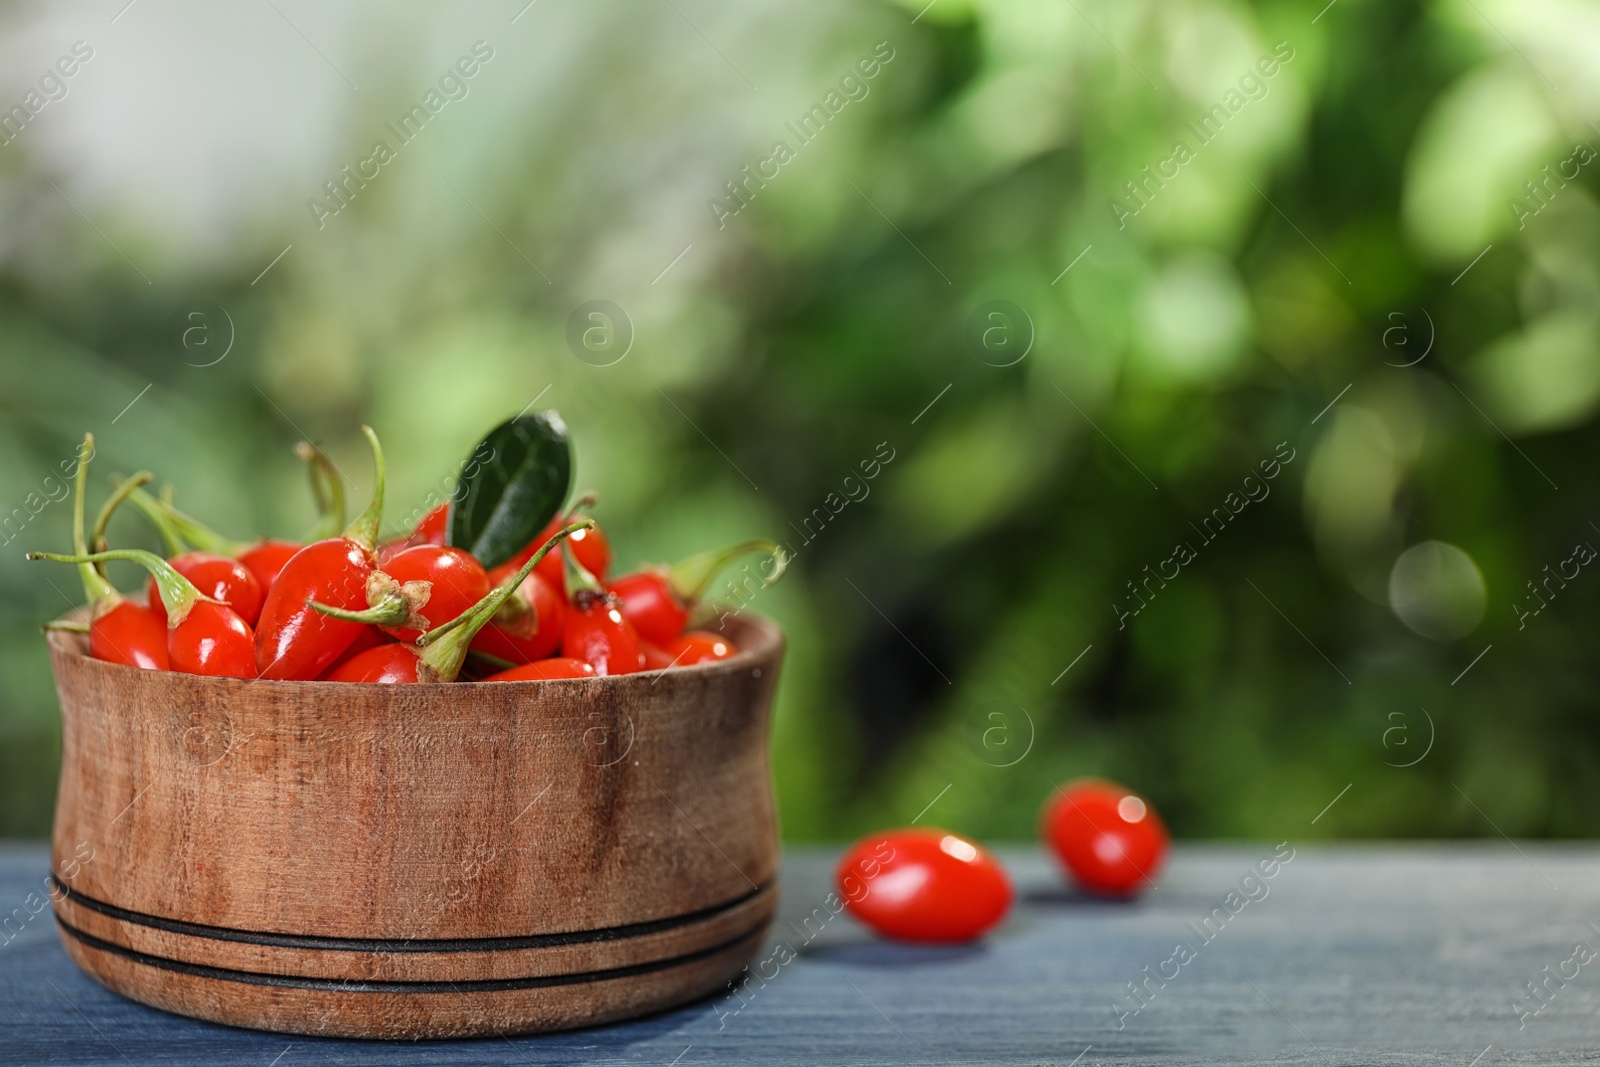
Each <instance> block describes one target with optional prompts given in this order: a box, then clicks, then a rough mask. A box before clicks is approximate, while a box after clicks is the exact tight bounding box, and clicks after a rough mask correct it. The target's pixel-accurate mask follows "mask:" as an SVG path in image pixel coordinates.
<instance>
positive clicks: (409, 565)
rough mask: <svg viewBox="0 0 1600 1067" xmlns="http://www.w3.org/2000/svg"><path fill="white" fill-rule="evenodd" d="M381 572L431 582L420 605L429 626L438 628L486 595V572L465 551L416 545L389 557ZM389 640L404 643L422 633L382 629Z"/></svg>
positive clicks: (404, 579) (399, 579)
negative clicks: (386, 633) (424, 600)
mask: <svg viewBox="0 0 1600 1067" xmlns="http://www.w3.org/2000/svg"><path fill="white" fill-rule="evenodd" d="M383 571H384V573H385V574H387V575H388V576H389V577H391V578H393V579H394V580H395V581H397V582H399V583H401V584H402V585H404V584H405V583H406V582H430V583H432V585H433V588H432V589H431V590H430V591H429V593H428V601H427V603H426V604H424V605H423V606H422V615H423V617H424V618H426V619H427V620H428V623H429V626H430V627H433V626H441V625H443V624H444V623H447V622H449V621H450V620H451V619H454V618H455V617H456V616H458V615H460V614H461V613H462V612H463V611H466V610H467V609H468V608H470V607H472V605H474V604H476V603H477V602H478V601H480V600H482V599H483V598H484V597H486V596H488V595H489V588H490V586H489V573H488V572H487V571H485V570H484V569H483V564H481V563H479V562H478V561H477V560H476V559H474V558H473V557H472V555H471V554H470V553H468V552H465V551H463V550H462V549H459V548H446V547H444V546H443V545H417V546H415V547H414V548H408V549H406V550H405V551H404V552H401V553H399V554H397V555H395V556H393V557H391V558H390V560H389V562H387V563H385V564H384V565H383ZM384 630H386V631H387V632H388V633H389V634H390V635H391V636H392V637H394V638H396V639H398V640H400V641H404V642H406V643H407V644H410V643H412V642H415V641H416V639H417V638H418V637H421V636H422V631H421V630H418V629H415V628H411V627H405V626H385V627H384Z"/></svg>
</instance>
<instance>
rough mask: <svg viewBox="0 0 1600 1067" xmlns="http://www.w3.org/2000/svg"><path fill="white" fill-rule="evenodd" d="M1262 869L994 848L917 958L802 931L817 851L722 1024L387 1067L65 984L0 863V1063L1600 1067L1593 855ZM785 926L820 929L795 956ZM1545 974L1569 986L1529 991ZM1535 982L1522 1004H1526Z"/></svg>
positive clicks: (635, 1026) (829, 924) (788, 878)
mask: <svg viewBox="0 0 1600 1067" xmlns="http://www.w3.org/2000/svg"><path fill="white" fill-rule="evenodd" d="M1272 851H1273V850H1272V846H1270V845H1262V846H1254V845H1251V846H1226V847H1214V846H1187V847H1184V848H1181V849H1179V850H1178V852H1177V854H1176V856H1175V858H1174V861H1173V863H1172V865H1171V866H1170V868H1169V870H1168V871H1167V872H1166V874H1165V875H1164V876H1163V877H1162V878H1161V879H1160V882H1161V885H1160V888H1159V889H1158V890H1156V891H1154V892H1152V893H1151V894H1149V895H1148V896H1147V897H1146V898H1145V899H1144V900H1143V901H1141V902H1139V903H1137V904H1132V905H1124V904H1108V903H1100V902H1093V901H1088V900H1085V899H1082V898H1079V897H1077V896H1075V895H1073V894H1071V893H1069V892H1066V891H1064V890H1063V889H1062V888H1061V882H1060V880H1059V879H1058V877H1057V876H1056V874H1055V872H1054V870H1053V869H1052V868H1051V866H1050V864H1049V863H1047V862H1046V861H1045V859H1044V858H1043V857H1041V856H1040V855H1038V854H1037V853H1036V852H1034V851H1032V850H1028V849H1016V850H1003V854H1004V856H1005V858H1006V861H1007V864H1008V866H1009V867H1010V869H1011V871H1012V872H1013V875H1014V877H1015V879H1016V881H1017V884H1018V889H1019V897H1020V900H1019V906H1018V907H1017V909H1016V910H1015V912H1014V913H1013V914H1012V916H1011V917H1010V919H1009V920H1008V921H1007V923H1006V925H1005V926H1004V927H1003V928H1002V929H1001V930H1000V931H999V932H998V933H997V934H996V935H995V936H993V937H992V938H991V939H990V940H989V941H987V942H986V943H984V944H981V945H978V946H973V947H965V948H943V949H936V948H917V947H910V946H901V945H893V944H886V943H883V942H879V941H876V940H875V939H873V938H872V937H871V936H870V935H868V934H867V933H866V932H865V931H864V930H863V929H862V928H860V927H859V926H857V925H855V924H854V923H853V922H851V920H850V919H849V918H848V917H846V916H841V917H838V918H832V919H829V920H828V921H826V922H823V921H821V919H819V918H817V917H815V916H817V915H818V914H820V915H821V916H822V917H824V918H826V917H827V916H828V912H827V909H826V908H825V907H824V906H823V901H824V897H825V894H826V893H827V891H828V884H829V871H830V869H831V863H832V860H833V858H834V857H835V855H836V853H835V852H832V851H816V850H791V851H790V853H789V855H788V857H787V859H786V861H785V866H784V879H785V882H784V900H783V906H782V909H781V915H782V918H781V919H780V922H779V926H778V929H777V931H776V934H775V937H776V939H777V940H783V941H786V942H787V943H788V944H790V945H791V946H793V947H794V948H795V949H797V950H798V956H797V958H796V959H795V960H794V961H793V962H792V963H789V964H788V965H787V966H783V967H781V968H777V969H776V977H775V978H773V979H772V980H770V981H768V982H766V983H765V985H764V987H763V986H759V985H756V984H754V983H752V985H751V987H750V989H749V990H748V991H747V993H746V995H745V997H744V998H743V1000H742V1001H741V999H740V998H737V997H723V998H718V999H716V1000H713V1001H709V1002H704V1003H701V1004H698V1005H693V1006H691V1007H688V1008H685V1009H682V1010H679V1011H674V1012H670V1013H667V1014H665V1015H661V1016H657V1017H654V1018H650V1019H645V1020H641V1021H638V1022H634V1023H630V1024H627V1025H622V1026H614V1027H609V1028H604V1029H597V1030H587V1031H577V1032H573V1033H566V1034H557V1035H551V1036H546V1037H535V1038H518V1039H515V1040H507V1039H496V1040H489V1041H469V1042H436V1043H428V1044H422V1045H408V1044H384V1043H369V1042H354V1041H337V1040H322V1039H313V1038H304V1037H288V1036H278V1035H274V1034H264V1033H254V1032H250V1031H244V1030H233V1029H229V1028H226V1027H221V1026H214V1025H211V1024H207V1023H200V1022H194V1021H191V1020H188V1019H182V1018H179V1017H176V1016H172V1015H167V1014H165V1013H162V1012H159V1011H154V1010H152V1009H148V1008H144V1007H141V1006H140V1005H137V1004H134V1003H132V1002H129V1001H126V1000H123V999H122V998H120V997H118V996H116V995H114V994H112V993H109V992H107V991H105V990H104V989H101V988H100V987H99V986H97V985H95V984H94V983H93V982H92V981H90V980H89V979H88V978H87V977H85V976H84V975H83V974H82V973H80V972H79V971H78V970H77V969H76V968H75V967H74V966H73V965H72V964H71V962H70V961H69V960H68V959H67V957H66V956H65V954H64V953H63V952H62V950H61V948H60V945H59V944H58V943H57V940H56V934H55V931H54V930H53V929H52V924H51V922H50V920H49V912H48V910H46V911H44V912H42V913H40V914H39V915H37V916H33V917H32V918H31V919H30V920H29V921H26V922H23V921H22V920H21V919H19V918H18V917H17V916H18V915H19V914H20V915H21V916H27V915H28V910H29V909H28V907H27V905H26V904H25V901H26V899H27V896H28V894H29V893H30V892H40V891H42V879H43V877H44V873H45V870H46V851H45V848H44V846H42V845H35V844H13V845H0V909H3V913H11V915H12V918H11V920H10V922H9V924H7V928H6V932H5V933H3V934H0V941H4V943H3V944H0V1065H8V1064H28V1065H35V1064H55V1063H60V1064H69V1063H70V1064H131V1065H138V1067H143V1065H145V1064H162V1065H182V1064H207V1065H227V1064H249V1065H257V1067H299V1065H302V1064H333V1065H343V1064H378V1063H382V1064H413V1063H414V1064H423V1063H426V1064H450V1065H468V1064H553V1063H574V1062H583V1063H599V1064H662V1065H666V1064H671V1063H677V1064H680V1065H681V1067H693V1065H696V1064H744V1063H771V1064H815V1063H827V1064H856V1063H861V1064H892V1063H935V1064H968V1063H984V1064H1019V1065H1020V1064H1029V1065H1033V1064H1056V1065H1063V1067H1065V1065H1068V1064H1072V1063H1074V1062H1076V1063H1077V1064H1078V1065H1079V1067H1090V1065H1092V1064H1158V1063H1159V1064H1220V1063H1229V1064H1258V1063H1259V1064H1268V1063H1271V1064H1284V1063H1291V1064H1452V1065H1457V1067H1470V1065H1472V1064H1474V1063H1476V1065H1477V1067H1496V1065H1500V1064H1508V1063H1519V1064H1520V1063H1527V1064H1542V1065H1558V1064H1569V1063H1573V1064H1575V1063H1595V1062H1600V959H1596V960H1595V961H1594V962H1590V963H1587V964H1583V963H1567V962H1566V961H1568V960H1570V959H1573V958H1574V949H1575V946H1577V945H1579V944H1580V943H1582V944H1583V945H1585V946H1587V947H1588V948H1590V949H1593V950H1596V951H1600V926H1597V925H1595V924H1597V923H1600V848H1596V847H1594V846H1589V845H1579V846H1553V845H1531V844H1529V845H1522V846H1520V850H1519V849H1518V848H1514V847H1510V846H1506V845H1503V844H1502V845H1450V846H1443V845H1438V846H1436V845H1420V846H1419V845H1406V846H1363V847H1317V848H1300V849H1299V850H1298V851H1297V852H1296V853H1295V855H1294V858H1293V859H1292V860H1291V861H1290V862H1289V863H1288V864H1287V865H1285V866H1283V867H1282V868H1281V869H1279V870H1278V871H1277V872H1276V873H1275V875H1274V876H1273V877H1272V878H1270V879H1263V880H1260V881H1246V882H1244V883H1243V885H1242V887H1241V880H1242V879H1243V878H1244V877H1245V876H1246V875H1247V874H1249V873H1250V871H1251V870H1252V867H1253V865H1255V864H1256V863H1257V862H1258V861H1260V860H1262V859H1264V858H1266V857H1268V856H1270V855H1271V854H1272ZM1556 887H1559V888H1556ZM1230 891H1232V892H1237V893H1239V894H1240V895H1239V896H1238V897H1236V898H1235V899H1234V900H1232V901H1229V900H1228V899H1227V898H1228V894H1229V892H1230ZM1247 896H1250V897H1256V898H1258V899H1254V900H1248V902H1246V900H1247ZM1229 904H1233V905H1234V906H1235V907H1236V908H1237V912H1236V913H1232V912H1229V910H1228V905H1229ZM819 908H821V909H822V910H821V912H820V913H818V912H816V911H815V909H819ZM1215 908H1221V909H1222V912H1221V914H1222V915H1224V916H1226V919H1223V918H1220V917H1217V915H1216V913H1214V911H1213V909H1215ZM14 909H20V912H18V911H15V910H14ZM807 915H812V916H813V918H812V921H811V924H810V927H809V929H810V930H812V931H817V930H819V929H820V932H816V933H814V934H813V935H812V936H811V939H810V940H809V942H807V940H806V930H807V927H806V925H805V922H804V920H805V918H806V916H807ZM1207 916H1212V917H1211V926H1210V927H1209V928H1202V920H1203V919H1204V918H1205V917H1207ZM1211 929H1217V930H1220V932H1218V933H1215V934H1212V935H1211V937H1210V939H1209V940H1207V939H1206V938H1205V934H1207V933H1208V932H1209V931H1210V930H1211ZM1180 942H1181V943H1184V944H1185V945H1186V946H1188V948H1189V956H1187V957H1186V956H1185V954H1184V953H1175V951H1174V950H1175V946H1177V945H1178V944H1179V943H1180ZM780 955H782V954H781V953H780ZM1582 955H1583V954H1582V953H1579V956H1578V958H1580V959H1581V957H1582ZM765 956H766V954H765V953H764V957H765ZM1190 957H1192V958H1190ZM1168 961H1171V962H1168ZM1146 967H1149V968H1150V974H1152V975H1154V977H1153V978H1148V979H1147V977H1146V972H1145V968H1146ZM1546 967H1549V968H1550V972H1546V971H1545V970H1544V968H1546ZM1563 970H1564V971H1565V972H1566V973H1567V974H1568V975H1571V974H1572V973H1573V971H1574V970H1576V976H1575V977H1570V978H1567V979H1565V980H1563V979H1562V978H1560V977H1554V978H1549V977H1547V976H1548V975H1550V974H1554V973H1556V972H1560V971H1563ZM773 971H774V966H772V965H769V967H768V969H767V973H768V974H771V973H773ZM1163 972H1165V974H1166V975H1175V976H1173V977H1163V976H1162V975H1163ZM1541 979H1546V980H1547V987H1548V990H1549V992H1546V993H1545V994H1544V1000H1543V1001H1541V1000H1535V999H1534V998H1533V997H1532V995H1531V994H1529V993H1528V990H1527V988H1526V986H1525V983H1527V982H1529V981H1538V980H1541ZM1139 981H1143V982H1145V986H1144V988H1145V989H1146V990H1147V992H1146V993H1145V997H1146V998H1147V1000H1148V1003H1147V1004H1146V1005H1145V1006H1144V1007H1143V1008H1141V1009H1140V1010H1138V1011H1134V1010H1133V1008H1134V1007H1135V1006H1136V1005H1137V1002H1136V1001H1133V1000H1130V999H1128V990H1127V984H1128V983H1130V982H1139ZM1545 1001H1548V1003H1545ZM741 1004H742V1006H741ZM1541 1005H1542V1010H1539V1011H1538V1012H1537V1014H1534V1010H1535V1009H1539V1008H1541ZM1123 1013H1126V1014H1123ZM1524 1013H1526V1014H1524ZM1119 1027H1120V1028H1119ZM1475 1058H1476V1060H1475Z"/></svg>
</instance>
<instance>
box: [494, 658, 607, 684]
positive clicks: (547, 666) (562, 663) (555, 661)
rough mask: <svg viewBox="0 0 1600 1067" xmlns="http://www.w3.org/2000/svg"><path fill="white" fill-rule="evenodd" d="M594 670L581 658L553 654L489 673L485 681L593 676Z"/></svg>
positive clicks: (531, 680)
mask: <svg viewBox="0 0 1600 1067" xmlns="http://www.w3.org/2000/svg"><path fill="white" fill-rule="evenodd" d="M593 677H595V670H594V668H593V667H591V666H589V665H588V664H587V663H585V662H583V660H581V659H568V658H566V657H565V656H553V657H551V658H550V659H542V660H539V661H538V662H537V663H524V664H522V665H521V666H519V667H512V668H511V669H510V670H505V671H501V672H500V673H499V674H491V675H489V677H487V678H485V679H484V681H486V682H534V681H549V680H550V679H554V678H593Z"/></svg>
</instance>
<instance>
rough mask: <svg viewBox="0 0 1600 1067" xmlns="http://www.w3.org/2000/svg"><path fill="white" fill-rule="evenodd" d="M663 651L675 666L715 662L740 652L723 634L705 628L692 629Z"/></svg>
mask: <svg viewBox="0 0 1600 1067" xmlns="http://www.w3.org/2000/svg"><path fill="white" fill-rule="evenodd" d="M662 651H664V652H665V653H666V654H667V655H668V656H669V657H670V658H671V660H672V665H673V666H674V667H692V666H694V665H695V664H696V663H715V662H716V661H717V660H719V659H730V658H732V657H733V656H737V655H738V654H739V650H738V649H737V648H735V647H734V645H733V642H732V641H729V640H728V639H727V638H726V637H723V636H722V635H721V634H714V633H707V632H706V631H705V630H690V631H689V632H688V633H686V634H684V635H683V636H682V637H680V638H678V639H677V640H676V641H674V642H672V643H671V644H670V645H668V646H667V647H666V648H664V649H662Z"/></svg>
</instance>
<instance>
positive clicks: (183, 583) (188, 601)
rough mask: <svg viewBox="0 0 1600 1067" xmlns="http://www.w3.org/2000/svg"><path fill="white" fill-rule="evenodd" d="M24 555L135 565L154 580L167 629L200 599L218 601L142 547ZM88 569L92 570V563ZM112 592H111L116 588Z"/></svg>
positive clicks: (66, 560)
mask: <svg viewBox="0 0 1600 1067" xmlns="http://www.w3.org/2000/svg"><path fill="white" fill-rule="evenodd" d="M28 558H29V559H49V560H54V561H55V562H57V563H76V564H79V565H80V566H84V565H90V564H95V563H107V562H110V561H111V560H126V561H127V562H129V563H137V564H139V565H140V566H141V567H143V568H144V569H145V570H147V571H149V572H150V575H151V577H153V578H154V579H155V580H156V589H157V591H159V592H160V594H161V606H162V607H164V608H166V609H167V628H168V629H171V628H173V627H175V626H177V625H178V624H179V623H181V622H182V621H183V620H184V619H185V618H187V617H188V615H189V611H190V609H192V608H193V607H194V606H195V605H196V604H198V603H199V602H200V601H202V600H204V601H206V602H207V603H211V604H220V603H222V601H220V600H214V599H212V598H211V597H208V596H206V595H205V594H204V593H202V592H200V590H198V589H196V588H195V587H194V583H193V582H191V581H189V579H187V578H185V577H184V576H183V575H181V574H179V573H178V572H177V571H176V570H174V569H173V567H172V564H170V563H168V562H167V561H166V560H164V559H162V558H161V557H160V556H158V555H156V554H155V553H154V552H146V551H145V550H144V549H142V548H117V549H113V550H112V551H110V552H94V553H90V554H89V555H78V556H61V555H57V554H56V553H54V552H29V553H28ZM90 569H91V570H92V569H93V568H92V566H91V567H90ZM112 592H113V594H114V595H115V593H116V591H115V590H112Z"/></svg>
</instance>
